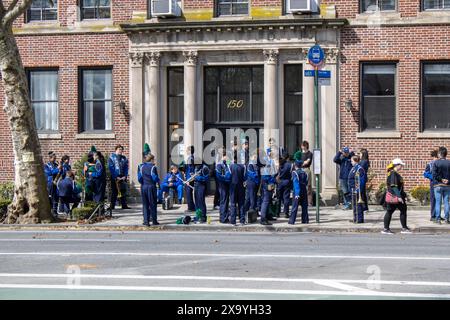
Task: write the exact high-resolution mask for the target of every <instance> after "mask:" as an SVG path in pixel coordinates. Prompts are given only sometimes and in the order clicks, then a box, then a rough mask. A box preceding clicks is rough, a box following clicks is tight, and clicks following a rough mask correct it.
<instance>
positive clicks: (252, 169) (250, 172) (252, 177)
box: [245, 163, 259, 184]
mask: <svg viewBox="0 0 450 320" xmlns="http://www.w3.org/2000/svg"><path fill="white" fill-rule="evenodd" d="M245 180H248V181H252V182H254V183H255V184H259V173H258V167H257V165H256V164H253V163H249V164H248V165H247V170H246V177H245Z"/></svg>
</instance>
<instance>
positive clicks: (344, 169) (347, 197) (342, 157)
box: [333, 147, 355, 210]
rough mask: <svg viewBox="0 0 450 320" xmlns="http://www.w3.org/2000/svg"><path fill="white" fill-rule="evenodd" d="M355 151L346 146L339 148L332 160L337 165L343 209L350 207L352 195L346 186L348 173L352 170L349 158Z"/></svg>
mask: <svg viewBox="0 0 450 320" xmlns="http://www.w3.org/2000/svg"><path fill="white" fill-rule="evenodd" d="M354 155H355V153H354V152H353V151H352V150H351V149H350V148H348V147H345V148H343V149H342V150H339V151H338V153H337V154H336V156H335V157H334V159H333V161H334V163H336V164H337V165H339V169H340V170H339V186H340V188H341V190H342V193H343V194H344V210H349V209H350V208H351V201H352V195H351V193H350V189H349V187H348V174H349V173H350V170H352V167H353V166H352V162H351V158H352V157H353V156H354Z"/></svg>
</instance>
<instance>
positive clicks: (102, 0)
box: [80, 0, 111, 20]
mask: <svg viewBox="0 0 450 320" xmlns="http://www.w3.org/2000/svg"><path fill="white" fill-rule="evenodd" d="M80 4H81V8H80V11H81V20H95V19H110V18H111V1H110V0H81V2H80Z"/></svg>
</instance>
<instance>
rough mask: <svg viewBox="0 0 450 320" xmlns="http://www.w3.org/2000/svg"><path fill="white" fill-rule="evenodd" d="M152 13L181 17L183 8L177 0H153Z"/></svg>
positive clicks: (157, 15)
mask: <svg viewBox="0 0 450 320" xmlns="http://www.w3.org/2000/svg"><path fill="white" fill-rule="evenodd" d="M150 10H151V12H150V13H151V15H152V16H153V17H179V16H181V8H180V6H179V5H178V1H177V0H152V7H151V9H150Z"/></svg>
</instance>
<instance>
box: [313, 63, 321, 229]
mask: <svg viewBox="0 0 450 320" xmlns="http://www.w3.org/2000/svg"><path fill="white" fill-rule="evenodd" d="M314 141H315V149H319V150H320V140H319V68H318V67H317V66H315V67H314ZM319 194H320V174H316V222H317V223H320V201H319Z"/></svg>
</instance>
